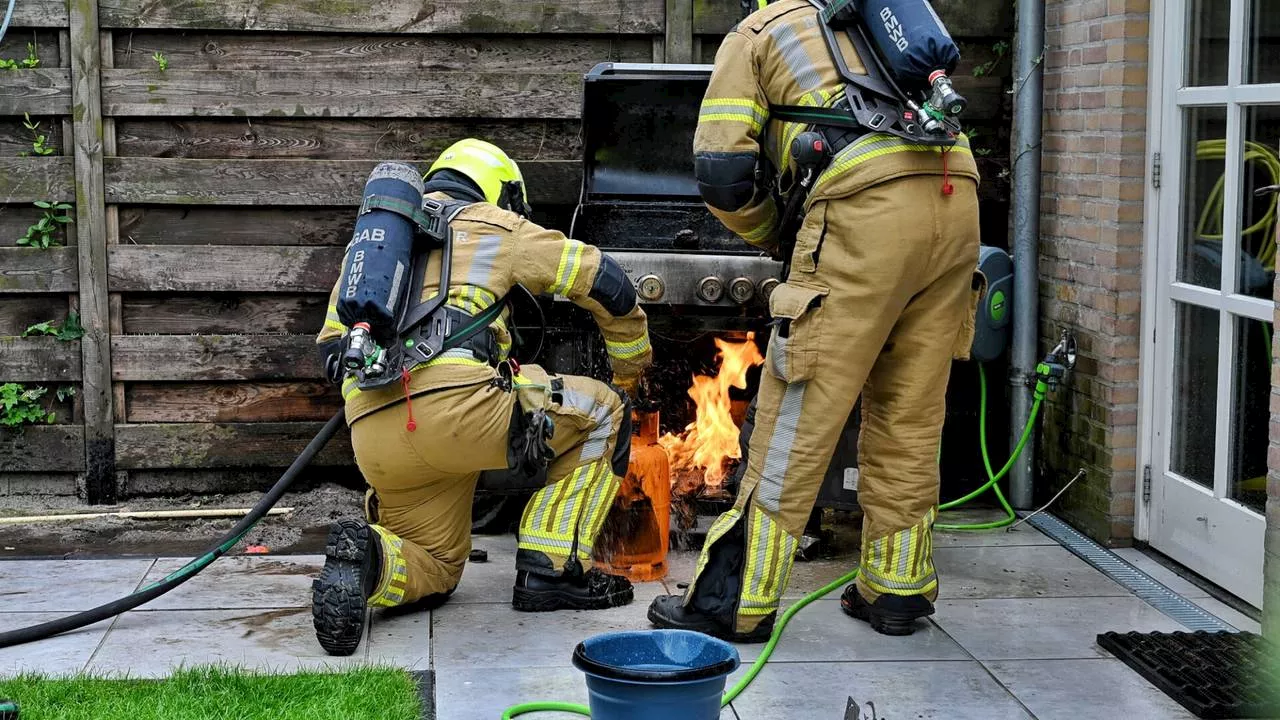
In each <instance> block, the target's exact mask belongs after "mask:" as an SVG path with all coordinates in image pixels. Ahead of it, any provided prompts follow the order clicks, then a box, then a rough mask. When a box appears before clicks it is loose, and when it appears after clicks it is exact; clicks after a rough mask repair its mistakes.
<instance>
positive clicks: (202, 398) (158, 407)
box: [126, 382, 342, 423]
mask: <svg viewBox="0 0 1280 720" xmlns="http://www.w3.org/2000/svg"><path fill="white" fill-rule="evenodd" d="M126 394H127V397H128V403H127V407H128V408H129V422H131V423H137V422H271V421H274V422H299V421H308V420H328V419H329V417H330V416H331V415H333V414H334V413H335V412H337V411H338V408H340V407H342V395H341V394H340V393H339V392H338V388H337V387H336V386H334V385H330V384H329V383H324V382H309V383H308V382H301V383H270V384H266V383H253V384H250V383H217V384H215V383H194V384H187V383H163V384H152V383H135V384H133V385H131V386H130V387H129V389H128V390H127V392H126Z"/></svg>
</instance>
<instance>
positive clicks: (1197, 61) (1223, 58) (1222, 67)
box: [1153, 0, 1274, 86]
mask: <svg viewBox="0 0 1280 720" xmlns="http://www.w3.org/2000/svg"><path fill="white" fill-rule="evenodd" d="M1260 1H1263V2H1265V1H1266V0H1260ZM1158 7H1160V6H1159V5H1153V9H1155V8H1158ZM1157 12H1158V10H1157ZM1273 14H1274V12H1273ZM1187 25H1188V27H1187V30H1188V32H1187V45H1186V48H1187V52H1186V54H1185V55H1184V57H1185V58H1186V63H1187V75H1186V79H1187V85H1192V86H1205V85H1226V84H1227V57H1228V50H1229V45H1230V42H1229V39H1230V36H1231V3H1230V2H1229V1H1228V0H1187Z"/></svg>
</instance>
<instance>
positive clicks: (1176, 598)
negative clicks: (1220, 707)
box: [1027, 513, 1240, 633]
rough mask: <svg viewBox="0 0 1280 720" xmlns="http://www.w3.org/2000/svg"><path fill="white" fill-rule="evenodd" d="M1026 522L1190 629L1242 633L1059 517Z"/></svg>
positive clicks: (1040, 515) (1041, 516)
mask: <svg viewBox="0 0 1280 720" xmlns="http://www.w3.org/2000/svg"><path fill="white" fill-rule="evenodd" d="M1027 523H1028V524H1029V525H1031V526H1033V527H1035V528H1036V529H1037V530H1039V531H1040V532H1043V533H1044V534H1045V535H1048V536H1049V537H1051V538H1053V539H1054V540H1057V541H1058V543H1059V544H1060V545H1062V546H1063V547H1065V548H1066V549H1068V550H1070V551H1071V552H1073V553H1075V554H1076V556H1078V557H1079V558H1080V559H1081V560H1084V561H1085V562H1087V563H1089V564H1090V565H1092V566H1094V567H1095V568H1097V569H1098V570H1099V571H1101V572H1102V574H1104V575H1106V576H1107V577H1109V578H1111V579H1112V580H1115V581H1116V582H1118V583H1120V584H1121V585H1123V586H1124V587H1125V588H1127V589H1128V590H1129V591H1130V592H1132V593H1133V594H1134V595H1137V596H1138V597H1140V598H1142V599H1143V600H1146V601H1147V603H1148V604H1149V605H1151V607H1153V608H1155V609H1157V610H1159V611H1160V612H1162V613H1164V614H1165V615H1168V616H1169V617H1171V618H1173V619H1174V620H1177V621H1178V622H1180V623H1182V624H1183V625H1184V626H1186V627H1187V628H1189V629H1191V630H1193V631H1194V630H1204V631H1205V632H1232V633H1234V632H1240V631H1239V630H1238V629H1236V628H1235V627H1232V626H1231V625H1229V624H1227V623H1226V622H1224V621H1222V620H1221V619H1220V618H1218V617H1217V616H1216V615H1214V614H1213V613H1210V612H1208V611H1207V610H1204V609H1203V608H1201V607H1199V606H1198V605H1196V604H1195V603H1192V602H1191V601H1190V600H1187V599H1186V598H1184V597H1182V596H1181V595H1179V594H1178V593H1176V592H1174V591H1172V590H1170V589H1169V588H1167V587H1165V586H1164V585H1163V584H1161V583H1160V581H1158V580H1156V579H1155V578H1153V577H1151V576H1150V575H1148V574H1146V573H1144V572H1142V571H1141V570H1139V569H1138V568H1136V567H1134V566H1132V565H1130V564H1129V563H1127V562H1125V560H1124V558H1121V557H1120V556H1119V555H1116V554H1115V553H1113V552H1111V551H1110V550H1108V549H1106V548H1104V547H1102V546H1101V545H1099V544H1098V543H1096V542H1094V541H1093V540H1090V539H1089V538H1087V537H1085V536H1084V535H1082V534H1080V533H1079V532H1078V531H1077V530H1076V529H1075V528H1073V527H1071V526H1070V525H1067V524H1066V523H1064V522H1062V521H1061V520H1059V519H1058V518H1056V517H1054V516H1052V515H1049V514H1048V513H1040V514H1039V515H1035V516H1034V517H1032V518H1031V519H1030V520H1028V521H1027Z"/></svg>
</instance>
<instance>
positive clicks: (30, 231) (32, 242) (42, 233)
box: [18, 200, 72, 249]
mask: <svg viewBox="0 0 1280 720" xmlns="http://www.w3.org/2000/svg"><path fill="white" fill-rule="evenodd" d="M36 207H38V208H41V209H42V210H44V215H42V216H41V217H40V219H39V220H37V221H36V222H35V224H33V225H32V226H31V227H29V228H27V234H26V235H23V236H22V237H20V238H18V244H19V245H26V246H28V247H33V248H41V249H44V248H47V247H50V246H52V245H57V244H58V236H57V234H58V228H59V227H61V226H63V225H66V224H67V223H69V222H72V220H71V216H70V215H68V214H67V211H68V210H70V209H71V205H69V204H67V203H51V202H45V201H44V200H37V201H36Z"/></svg>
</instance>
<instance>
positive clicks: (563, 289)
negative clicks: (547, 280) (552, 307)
mask: <svg viewBox="0 0 1280 720" xmlns="http://www.w3.org/2000/svg"><path fill="white" fill-rule="evenodd" d="M582 248H583V244H582V243H580V242H577V241H574V240H571V241H569V245H568V247H566V248H565V252H566V254H567V257H566V258H565V260H564V267H563V268H562V269H561V271H560V276H559V277H557V278H556V284H555V286H554V287H552V288H551V290H552V292H554V293H556V294H557V295H564V294H566V293H568V292H569V290H570V287H569V280H570V278H572V277H573V276H574V275H575V274H576V272H575V271H576V270H577V268H578V263H579V261H580V256H581V255H582Z"/></svg>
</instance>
